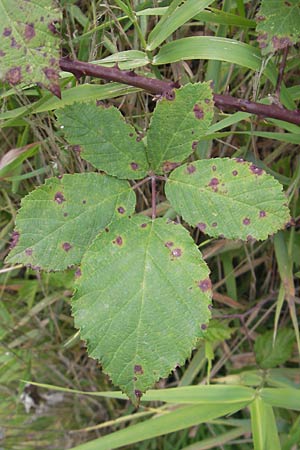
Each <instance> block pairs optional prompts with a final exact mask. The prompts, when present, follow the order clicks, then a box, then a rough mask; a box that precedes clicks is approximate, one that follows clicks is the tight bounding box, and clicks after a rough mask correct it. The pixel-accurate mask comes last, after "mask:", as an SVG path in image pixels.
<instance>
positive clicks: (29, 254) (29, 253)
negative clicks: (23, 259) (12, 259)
mask: <svg viewBox="0 0 300 450" xmlns="http://www.w3.org/2000/svg"><path fill="white" fill-rule="evenodd" d="M25 253H26V255H27V256H31V255H32V248H26V250H25Z"/></svg>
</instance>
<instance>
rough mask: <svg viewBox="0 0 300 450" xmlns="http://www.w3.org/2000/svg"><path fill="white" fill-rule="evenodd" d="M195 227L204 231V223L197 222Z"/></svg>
mask: <svg viewBox="0 0 300 450" xmlns="http://www.w3.org/2000/svg"><path fill="white" fill-rule="evenodd" d="M197 228H199V230H200V231H205V230H206V223H203V222H199V223H198V224H197Z"/></svg>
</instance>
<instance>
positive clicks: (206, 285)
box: [198, 278, 211, 292]
mask: <svg viewBox="0 0 300 450" xmlns="http://www.w3.org/2000/svg"><path fill="white" fill-rule="evenodd" d="M198 287H199V288H200V289H201V291H202V292H206V291H209V290H210V289H211V281H210V279H209V278H205V279H204V280H201V281H199V283H198Z"/></svg>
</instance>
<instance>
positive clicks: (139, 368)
mask: <svg viewBox="0 0 300 450" xmlns="http://www.w3.org/2000/svg"><path fill="white" fill-rule="evenodd" d="M133 371H134V373H135V374H138V375H143V373H144V370H143V367H142V366H141V365H140V364H136V365H135V366H134V368H133Z"/></svg>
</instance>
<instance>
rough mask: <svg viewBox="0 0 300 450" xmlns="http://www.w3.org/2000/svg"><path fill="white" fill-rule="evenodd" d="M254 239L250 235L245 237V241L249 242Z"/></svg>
mask: <svg viewBox="0 0 300 450" xmlns="http://www.w3.org/2000/svg"><path fill="white" fill-rule="evenodd" d="M254 240H255V239H254V237H253V236H251V234H248V236H247V237H246V241H248V242H250V241H254Z"/></svg>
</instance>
